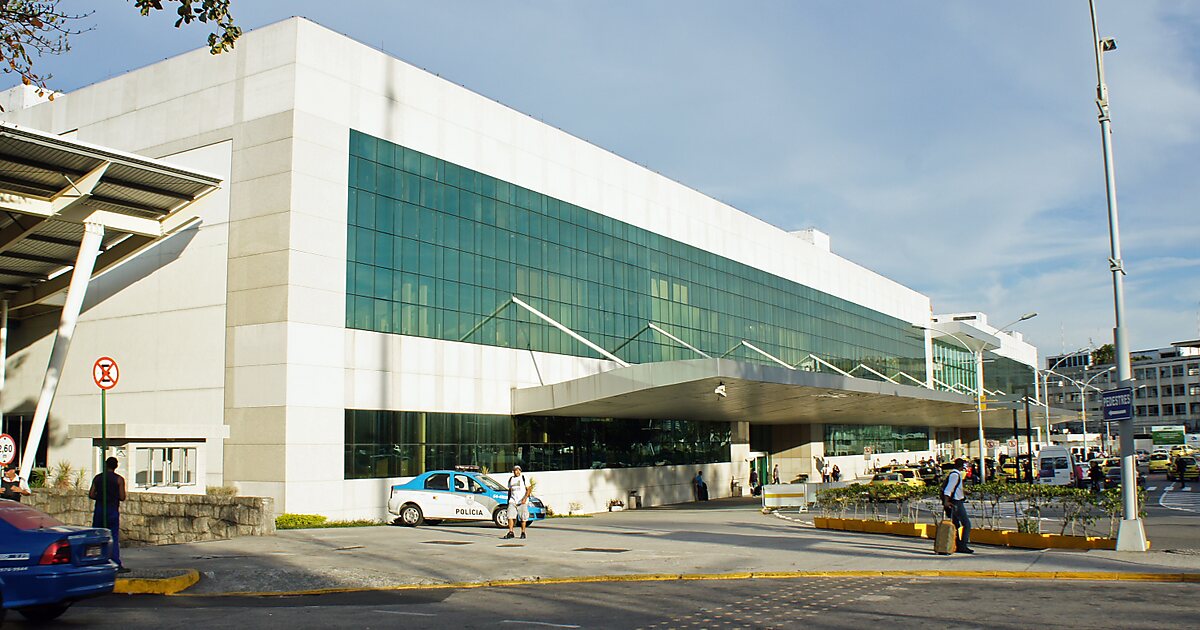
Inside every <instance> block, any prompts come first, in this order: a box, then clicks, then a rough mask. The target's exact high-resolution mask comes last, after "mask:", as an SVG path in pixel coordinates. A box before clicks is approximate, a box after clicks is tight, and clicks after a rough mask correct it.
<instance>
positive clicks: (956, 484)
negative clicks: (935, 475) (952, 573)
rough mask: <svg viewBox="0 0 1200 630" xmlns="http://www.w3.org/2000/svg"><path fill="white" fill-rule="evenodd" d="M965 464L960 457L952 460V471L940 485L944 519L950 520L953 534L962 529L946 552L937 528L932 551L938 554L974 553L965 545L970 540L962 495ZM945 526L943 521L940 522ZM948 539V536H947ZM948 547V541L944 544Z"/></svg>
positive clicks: (969, 523)
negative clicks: (944, 513)
mask: <svg viewBox="0 0 1200 630" xmlns="http://www.w3.org/2000/svg"><path fill="white" fill-rule="evenodd" d="M965 463H966V462H964V461H963V459H962V458H961V457H960V458H958V459H956V460H954V469H953V470H951V471H950V474H949V475H946V482H945V483H944V484H943V485H942V492H941V495H942V508H943V509H944V510H945V512H946V517H947V518H949V519H950V522H951V524H952V527H953V528H954V531H955V534H958V532H959V528H960V527H961V528H962V530H961V531H962V533H961V534H959V535H956V536H955V540H954V543H955V544H954V546H953V547H952V548H949V549H948V550H944V549H943V548H942V546H943V543H942V538H943V532H942V526H941V525H939V526H938V536H937V540H936V541H935V543H934V550H935V551H937V552H938V553H954V552H955V551H957V552H958V553H975V550H974V549H971V548H970V547H969V546H968V545H967V543H968V542H970V540H971V519H970V518H969V517H967V501H966V495H965V494H964V493H963V479H964V477H963V466H964V464H965ZM942 523H943V524H945V521H942ZM947 538H948V536H947ZM944 546H945V547H949V544H948V541H947V543H945V544H944Z"/></svg>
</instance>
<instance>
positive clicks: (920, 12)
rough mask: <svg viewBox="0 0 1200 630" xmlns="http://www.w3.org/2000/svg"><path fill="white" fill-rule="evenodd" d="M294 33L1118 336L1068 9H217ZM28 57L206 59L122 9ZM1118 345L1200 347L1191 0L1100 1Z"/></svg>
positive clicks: (1047, 328) (1016, 4)
mask: <svg viewBox="0 0 1200 630" xmlns="http://www.w3.org/2000/svg"><path fill="white" fill-rule="evenodd" d="M233 5H234V14H235V16H236V17H237V19H238V22H239V23H240V24H241V25H242V26H243V27H244V28H246V29H251V28H254V27H256V26H261V25H264V24H268V23H271V22H275V21H278V20H280V19H284V18H286V17H289V16H291V15H303V16H305V17H307V18H309V19H311V20H313V21H316V22H319V23H321V24H323V25H325V26H327V27H329V28H332V29H334V30H337V31H340V32H342V33H345V34H347V35H349V36H351V37H353V38H355V39H358V40H360V41H362V42H365V43H368V44H371V45H373V46H375V47H378V48H382V49H384V50H386V51H387V52H388V53H390V54H392V55H395V56H397V57H399V58H401V59H403V60H405V61H408V62H409V63H412V64H414V65H417V66H420V67H423V68H425V69H427V70H429V71H431V72H434V73H437V74H439V75H441V76H443V77H445V78H447V79H449V80H451V81H454V82H456V83H459V84H462V85H464V86H466V87H468V88H470V89H472V90H474V91H476V92H479V93H481V94H484V95H486V96H488V97H491V98H493V99H495V100H498V101H500V102H502V103H505V104H506V105H509V106H511V107H513V108H515V109H517V110H520V111H522V112H525V113H527V114H530V115H532V116H534V117H536V118H538V119H541V120H543V121H545V122H547V123H549V124H552V125H555V126H557V127H560V128H562V129H564V130H566V131H569V132H571V133H573V134H575V135H577V136H579V137H582V138H584V139H586V140H588V141H590V142H593V143H595V144H597V145H599V146H601V147H604V148H606V149H609V150H611V151H613V152H615V153H617V154H619V155H622V156H624V157H626V158H629V159H631V160H633V161H635V162H638V163H640V164H644V165H646V166H648V167H649V168H651V169H653V170H655V171H657V172H659V173H662V174H664V175H667V176H669V177H671V178H673V179H675V180H678V181H680V182H682V183H684V184H686V185H688V186H691V187H693V188H696V189H698V190H700V191H702V192H704V193H706V194H709V195H711V196H714V197H716V198H718V199H721V200H723V201H725V202H727V203H730V204H732V205H734V206H736V207H738V208H740V209H742V210H744V211H746V212H749V213H751V214H753V215H756V216H758V217H760V218H762V219H764V220H766V221H769V222H770V223H772V224H774V225H777V226H779V227H781V228H785V229H789V230H791V229H799V228H804V227H810V226H812V227H817V228H818V229H821V230H823V231H825V232H827V233H829V234H830V235H831V237H832V242H833V249H834V251H835V252H837V253H839V254H841V255H843V256H845V257H847V258H849V259H851V260H853V261H855V262H857V263H859V264H861V265H863V266H865V267H868V268H870V269H873V270H875V271H878V272H879V273H882V274H884V275H886V276H888V277H891V278H893V279H895V280H897V281H899V282H901V283H903V284H905V285H907V286H909V287H912V288H914V289H916V290H918V291H921V292H923V293H925V294H927V295H929V296H931V297H932V299H933V304H934V310H935V311H936V312H939V313H944V312H952V311H963V310H983V311H985V312H987V313H989V316H990V317H991V321H992V323H993V324H997V325H1003V324H1005V323H1007V322H1009V321H1011V320H1014V319H1016V318H1018V317H1020V316H1021V314H1023V313H1026V312H1029V311H1037V312H1039V313H1040V315H1039V316H1038V317H1037V318H1036V319H1033V320H1030V321H1027V322H1024V323H1022V324H1021V325H1020V326H1019V327H1018V330H1021V331H1023V332H1024V333H1025V334H1026V336H1027V337H1028V338H1029V339H1030V341H1032V342H1033V343H1035V344H1037V345H1038V346H1039V347H1040V348H1041V353H1042V354H1043V355H1045V354H1053V353H1056V352H1060V351H1062V350H1063V349H1066V350H1068V351H1069V350H1073V349H1076V348H1079V347H1082V346H1086V345H1089V343H1094V344H1097V345H1098V344H1102V343H1106V342H1110V341H1111V339H1112V326H1113V308H1112V283H1111V274H1110V273H1109V272H1108V263H1107V258H1108V254H1109V251H1108V226H1107V214H1106V206H1105V198H1104V178H1103V162H1102V155H1101V150H1100V133H1099V126H1098V125H1097V123H1096V108H1095V105H1094V103H1093V98H1094V94H1095V81H1096V79H1095V69H1094V61H1093V57H1092V49H1091V24H1090V21H1089V17H1088V8H1087V2H1086V1H1085V0H1060V1H1058V2H1044V1H1032V0H1011V1H1008V2H1003V3H997V2H988V3H984V2H936V1H933V0H924V1H916V0H889V1H883V0H876V1H873V2H857V3H843V2H812V1H807V0H805V1H793V2H784V1H773V2H772V1H767V2H756V3H744V2H732V1H730V2H709V1H691V2H676V1H673V0H672V1H668V0H660V1H657V2H653V3H645V2H637V1H633V0H615V1H609V2H603V3H598V2H592V3H583V2H564V1H558V2H522V3H502V2H494V1H492V2H486V1H455V2H449V1H448V2H401V1H395V2H363V1H360V2H340V3H333V2H328V1H327V0H323V1H316V0H292V1H287V2H284V1H276V0H253V1H248V0H234V2H233ZM64 6H66V7H67V8H81V9H84V10H92V9H94V10H95V13H94V14H93V15H92V16H91V17H90V18H89V19H88V23H89V24H91V25H93V26H94V27H95V28H94V29H93V30H91V31H89V32H87V33H84V34H82V35H79V36H77V37H76V38H74V43H73V50H72V51H71V52H70V53H68V54H67V55H65V56H62V57H58V58H48V59H44V60H42V63H41V69H42V70H49V71H51V72H53V74H54V79H52V83H53V85H54V87H56V88H58V89H61V90H64V91H70V90H72V89H74V88H77V87H80V86H83V85H88V84H90V83H94V82H97V81H100V80H103V79H105V78H107V77H110V76H114V75H117V74H120V73H123V72H126V71H128V70H132V69H135V68H138V67H141V66H145V65H148V64H150V63H153V62H155V61H158V60H160V59H163V58H166V57H170V56H172V55H175V54H178V53H180V52H183V51H186V50H190V49H192V48H198V47H201V46H202V45H203V43H204V37H205V35H206V33H207V31H205V30H203V25H201V26H200V27H199V28H197V27H190V28H185V29H183V30H181V31H176V30H175V29H173V28H171V27H170V22H171V20H170V19H169V17H170V16H169V15H163V16H159V17H157V18H154V19H146V18H142V17H140V16H138V15H137V13H136V12H135V11H134V10H133V9H132V7H131V5H129V4H128V3H125V2H112V1H109V2H103V3H96V2H85V1H83V0H64ZM1098 11H1099V18H1100V30H1101V34H1102V35H1104V36H1112V37H1115V38H1116V39H1117V40H1118V43H1119V48H1118V50H1117V51H1115V52H1113V53H1109V54H1108V55H1106V57H1105V64H1106V66H1105V69H1106V74H1107V80H1108V85H1109V90H1110V100H1111V103H1112V117H1113V132H1114V139H1113V147H1114V155H1115V164H1116V173H1117V189H1118V201H1119V203H1120V217H1121V237H1122V249H1123V252H1122V253H1123V256H1124V258H1125V261H1126V268H1127V269H1128V271H1129V275H1128V276H1127V278H1126V280H1125V290H1126V313H1127V315H1126V317H1127V325H1128V327H1129V338H1130V342H1131V346H1132V349H1142V348H1154V347H1162V346H1166V345H1169V344H1170V343H1171V342H1173V341H1179V340H1183V339H1196V338H1200V201H1198V200H1200V3H1191V2H1185V1H1183V0H1176V1H1170V2H1169V1H1161V2H1159V1H1151V0H1146V1H1141V2H1136V3H1133V2H1124V3H1120V2H1116V1H1114V0H1101V2H1100V6H1099V8H1098Z"/></svg>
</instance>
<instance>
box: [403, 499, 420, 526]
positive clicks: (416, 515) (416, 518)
mask: <svg viewBox="0 0 1200 630" xmlns="http://www.w3.org/2000/svg"><path fill="white" fill-rule="evenodd" d="M423 522H425V516H424V515H423V514H422V513H421V508H420V507H417V506H416V505H413V504H412V503H409V504H408V505H406V506H404V507H402V508H400V524H401V525H407V526H408V527H416V526H417V525H420V524H421V523H423Z"/></svg>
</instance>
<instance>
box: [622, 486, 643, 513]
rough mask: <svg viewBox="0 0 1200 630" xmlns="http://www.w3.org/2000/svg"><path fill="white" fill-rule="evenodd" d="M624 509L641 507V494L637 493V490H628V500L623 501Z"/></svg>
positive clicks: (638, 508)
mask: <svg viewBox="0 0 1200 630" xmlns="http://www.w3.org/2000/svg"><path fill="white" fill-rule="evenodd" d="M625 509H626V510H640V509H642V497H641V495H639V494H638V491H637V490H630V491H629V500H628V501H626V502H625Z"/></svg>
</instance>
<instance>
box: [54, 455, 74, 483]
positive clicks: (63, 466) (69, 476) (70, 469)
mask: <svg viewBox="0 0 1200 630" xmlns="http://www.w3.org/2000/svg"><path fill="white" fill-rule="evenodd" d="M50 479H51V481H50V486H51V487H53V488H57V489H59V490H66V489H67V488H72V487H75V467H74V466H72V465H71V462H68V461H61V462H58V463H57V464H55V465H54V467H53V468H51V469H50Z"/></svg>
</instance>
